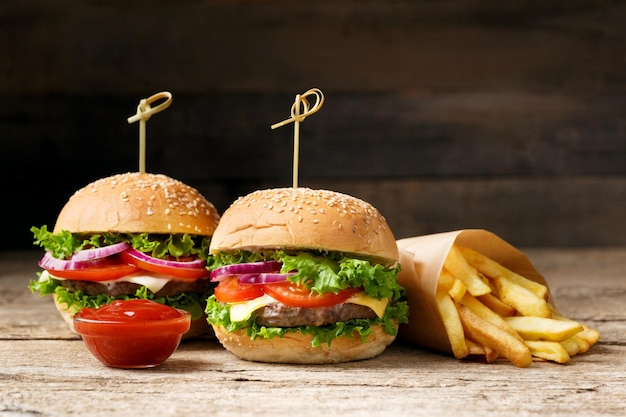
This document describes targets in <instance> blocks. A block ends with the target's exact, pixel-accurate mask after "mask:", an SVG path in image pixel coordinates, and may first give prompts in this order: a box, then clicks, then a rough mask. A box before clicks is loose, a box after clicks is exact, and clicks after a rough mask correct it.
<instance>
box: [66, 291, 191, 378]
mask: <svg viewBox="0 0 626 417" xmlns="http://www.w3.org/2000/svg"><path fill="white" fill-rule="evenodd" d="M190 325H191V315H190V314H189V313H188V312H186V311H184V310H179V309H176V308H172V307H168V306H165V305H162V304H159V303H156V302H154V301H150V300H142V299H138V300H116V301H113V302H112V303H111V304H107V305H105V306H102V307H100V308H98V309H94V308H84V309H82V310H81V311H80V312H78V313H77V314H76V315H75V316H74V329H75V331H76V332H77V333H78V334H80V335H81V337H82V338H83V341H84V342H85V344H86V345H87V348H88V349H89V351H90V352H91V353H92V354H93V355H94V356H95V357H96V358H97V359H98V360H99V361H100V362H102V363H103V364H105V365H107V366H110V367H113V368H150V367H153V366H157V365H159V364H161V363H163V362H165V361H166V360H167V359H168V358H169V357H170V356H171V355H172V353H174V351H175V350H176V348H178V345H179V344H180V341H181V339H182V336H183V334H184V333H185V332H187V331H188V330H189V327H190Z"/></svg>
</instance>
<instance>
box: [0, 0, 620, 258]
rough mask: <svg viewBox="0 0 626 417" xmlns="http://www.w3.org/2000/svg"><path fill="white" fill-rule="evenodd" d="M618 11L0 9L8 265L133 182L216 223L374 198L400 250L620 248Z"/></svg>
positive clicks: (305, 5) (148, 5)
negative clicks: (447, 235)
mask: <svg viewBox="0 0 626 417" xmlns="http://www.w3.org/2000/svg"><path fill="white" fill-rule="evenodd" d="M624 22H626V4H625V2H621V1H579V0H572V1H522V0H515V1H503V2H492V1H478V0H469V1H464V0H443V1H411V0H405V1H389V2H385V1H330V0H323V1H312V2H311V1H309V2H305V1H286V0H285V1H263V0H258V1H237V2H235V1H227V0H222V1H218V0H205V1H202V0H179V1H165V0H162V1H159V0H153V1H150V2H146V1H141V2H128V1H121V0H102V1H96V0H88V1H85V0H83V1H78V0H76V1H71V0H54V1H53V0H48V1H35V0H5V1H3V2H2V4H1V5H0V138H1V140H2V148H1V150H0V170H1V171H0V174H1V175H2V178H3V187H4V192H3V195H4V197H3V198H2V204H1V205H0V207H1V210H2V218H3V219H4V226H3V230H4V232H5V233H4V235H5V237H4V239H2V243H1V244H0V248H2V249H10V248H30V247H32V245H31V242H32V235H31V234H30V232H29V228H30V226H31V225H38V226H39V225H42V224H48V225H52V224H53V223H54V220H55V218H56V215H57V214H58V211H59V210H60V209H61V207H62V205H63V204H64V203H65V201H67V199H68V198H69V196H70V195H71V193H72V192H73V191H74V190H75V189H77V188H79V187H81V186H83V185H85V184H87V183H89V182H91V181H93V180H95V179H97V178H99V177H102V176H107V175H111V174H114V173H118V172H124V171H136V170H138V141H137V132H138V126H137V125H128V124H127V122H126V118H127V117H129V116H131V115H132V114H134V112H135V108H136V106H137V103H138V101H139V100H140V99H141V98H145V97H148V96H150V95H152V94H153V93H156V92H159V91H164V90H167V91H170V92H172V94H173V96H174V100H173V104H172V105H171V107H170V108H169V109H167V110H166V111H165V112H163V113H160V114H158V115H156V116H154V117H153V118H152V119H151V120H150V121H149V122H148V127H147V132H148V153H147V170H148V171H151V172H161V173H165V174H167V175H170V176H172V177H175V178H178V179H181V180H183V181H185V182H187V183H189V184H190V185H193V186H195V187H196V188H198V189H199V190H200V191H202V192H203V193H204V194H205V195H206V197H207V198H208V199H210V200H212V201H213V202H214V203H215V204H216V206H217V207H218V209H219V210H220V211H223V210H224V209H226V208H227V207H228V205H229V204H230V203H231V202H232V201H233V200H234V199H235V198H236V197H237V196H239V195H242V194H245V193H248V192H250V191H252V190H254V189H256V188H269V187H283V186H290V185H291V181H292V178H291V170H292V168H291V164H292V128H291V127H285V128H281V129H279V130H274V131H272V130H270V125H271V124H273V123H275V122H278V121H281V120H283V119H284V118H286V117H287V116H288V114H289V108H290V106H291V104H292V102H293V99H294V97H295V94H297V93H302V92H304V91H306V90H307V89H309V88H311V87H318V88H320V89H321V90H322V91H324V93H325V96H326V103H325V104H324V107H323V108H322V110H321V111H320V112H319V113H317V114H316V115H314V116H312V117H310V118H309V119H307V120H306V121H305V122H304V123H303V124H302V126H301V145H300V152H301V158H300V180H299V183H300V185H303V186H309V187H320V188H329V189H334V190H337V191H342V192H347V193H350V194H353V195H356V196H358V197H361V198H363V199H366V200H369V201H370V202H372V203H373V204H374V205H375V206H377V207H378V208H379V209H380V210H381V211H382V212H383V214H384V215H385V216H386V217H387V219H388V220H389V223H390V224H391V226H392V228H393V230H394V232H395V234H396V236H397V237H398V238H400V237H407V236H413V235H418V234H424V233H432V232H439V231H447V230H453V229H457V228H485V229H489V230H491V231H494V232H496V233H498V234H500V235H501V236H502V237H503V238H505V239H507V240H509V241H510V242H512V243H513V244H516V245H519V246H546V245H553V246H594V245H600V246H601V245H616V244H617V245H625V244H626V221H625V219H624V217H625V216H624V215H625V213H626V29H625V28H626V25H625V24H624Z"/></svg>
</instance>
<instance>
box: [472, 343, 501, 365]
mask: <svg viewBox="0 0 626 417" xmlns="http://www.w3.org/2000/svg"><path fill="white" fill-rule="evenodd" d="M465 342H466V343H467V348H468V349H469V354H470V355H474V356H484V357H485V362H487V363H493V362H495V360H496V359H498V355H499V354H498V351H497V350H495V349H493V348H490V347H489V346H485V345H481V344H479V343H476V342H474V341H473V340H471V339H466V340H465Z"/></svg>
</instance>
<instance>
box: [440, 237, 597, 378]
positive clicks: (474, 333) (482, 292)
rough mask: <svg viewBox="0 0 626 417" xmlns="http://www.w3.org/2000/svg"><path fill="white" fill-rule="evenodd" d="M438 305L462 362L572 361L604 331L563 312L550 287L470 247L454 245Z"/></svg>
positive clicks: (523, 363) (519, 364) (520, 363)
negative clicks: (552, 299)
mask: <svg viewBox="0 0 626 417" xmlns="http://www.w3.org/2000/svg"><path fill="white" fill-rule="evenodd" d="M437 305H438V307H439V312H440V313H441V317H442V319H443V322H444V326H445V328H446V331H447V334H448V338H449V340H450V345H451V348H452V352H453V354H454V356H455V357H456V358H459V359H461V358H466V357H472V356H474V355H479V356H480V357H483V356H484V358H485V360H486V362H488V363H491V362H493V361H495V360H496V359H498V358H499V357H504V358H507V359H508V360H510V361H511V362H512V363H513V364H514V365H515V366H517V367H521V368H523V367H527V366H530V365H531V364H532V362H533V358H538V359H540V360H548V361H554V362H558V363H566V362H569V360H570V358H571V357H572V356H574V355H576V354H579V353H583V352H586V351H587V350H588V349H589V348H590V347H591V346H593V345H594V344H595V343H596V342H597V341H598V340H599V338H600V333H599V332H598V331H597V330H595V329H591V328H589V327H586V326H584V325H583V324H581V323H578V322H576V321H573V320H570V319H568V318H567V317H565V316H563V315H562V314H560V313H559V312H558V311H557V310H556V308H554V307H553V306H552V305H551V304H550V303H548V288H547V287H546V286H545V285H542V284H540V283H537V282H535V281H532V280H530V279H528V278H525V277H523V276H521V275H519V274H517V273H515V272H513V271H511V270H509V269H507V268H505V267H504V266H502V265H501V264H499V263H498V262H496V261H494V260H493V259H490V258H488V257H487V256H485V255H483V254H481V253H479V252H477V251H475V250H472V249H469V248H466V247H461V246H457V245H456V244H455V245H453V246H452V249H451V250H450V252H449V253H448V256H447V258H446V260H445V262H444V266H443V269H442V271H441V273H440V276H439V280H438V283H437Z"/></svg>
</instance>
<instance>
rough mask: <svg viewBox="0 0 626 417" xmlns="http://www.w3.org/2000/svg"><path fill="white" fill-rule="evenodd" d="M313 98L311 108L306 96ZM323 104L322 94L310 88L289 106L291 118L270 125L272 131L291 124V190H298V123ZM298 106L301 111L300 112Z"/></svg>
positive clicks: (298, 95)
mask: <svg viewBox="0 0 626 417" xmlns="http://www.w3.org/2000/svg"><path fill="white" fill-rule="evenodd" d="M313 95H314V96H315V104H313V106H311V105H310V104H309V101H308V100H307V97H308V96H313ZM323 104H324V93H322V91H321V90H319V89H317V88H312V89H310V90H309V91H307V92H306V93H304V94H297V95H296V100H295V102H294V103H293V105H292V106H291V117H290V118H288V119H285V120H283V121H282V122H279V123H276V124H273V125H272V129H276V128H277V127H281V126H284V125H286V124H289V123H292V122H293V188H298V160H299V153H300V122H302V121H303V120H304V119H306V118H307V116H310V115H312V114H313V113H315V112H317V111H318V110H319V109H320V108H321V107H322V105H323ZM300 106H302V109H303V111H302V112H300Z"/></svg>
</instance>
